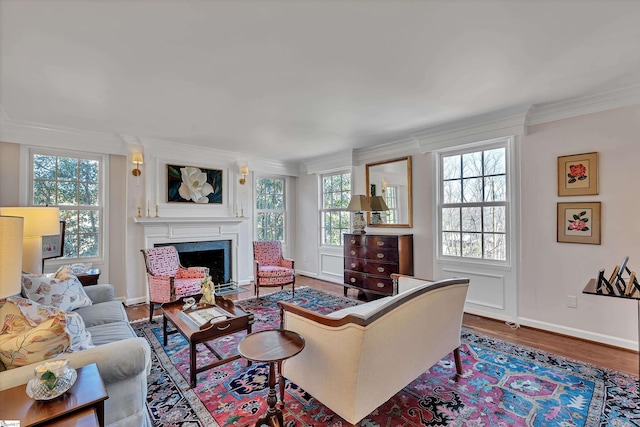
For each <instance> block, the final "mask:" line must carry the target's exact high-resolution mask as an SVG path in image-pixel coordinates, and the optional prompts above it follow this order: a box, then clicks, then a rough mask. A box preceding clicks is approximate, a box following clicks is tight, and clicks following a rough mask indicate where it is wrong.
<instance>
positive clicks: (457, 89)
mask: <svg viewBox="0 0 640 427" xmlns="http://www.w3.org/2000/svg"><path fill="white" fill-rule="evenodd" d="M0 14H1V15H0V36H1V39H0V48H1V51H0V55H1V56H0V59H1V63H0V67H1V68H0V78H1V81H0V90H1V92H0V106H1V107H2V108H3V109H4V115H5V120H11V121H14V122H25V123H35V124H40V125H43V126H52V127H62V128H73V129H80V130H91V131H99V132H107V133H116V134H123V135H131V136H137V137H141V138H145V137H147V138H159V139H163V140H167V141H175V142H180V143H186V144H195V145H201V146H212V147H216V148H220V149H225V150H231V151H235V152H243V153H249V154H251V155H253V156H259V157H264V158H275V159H282V160H299V159H305V158H311V157H314V156H319V155H323V154H327V153H332V152H338V151H342V150H347V149H350V148H363V147H367V146H373V145H377V144H380V143H385V142H390V141H395V140H400V139H404V138H408V137H410V136H411V134H412V133H415V132H418V131H420V130H426V129H428V128H429V127H431V126H434V125H437V124H442V123H446V122H449V121H453V120H458V119H463V118H467V117H472V116H476V115H478V114H483V113H487V112H491V111H496V110H501V109H505V108H510V107H517V106H526V105H534V104H540V103H547V102H553V101H559V100H563V99H568V98H573V97H578V96H584V95H588V94H593V93H598V92H603V91H607V90H611V89H617V88H621V87H626V86H629V85H635V84H638V83H640V1H631V0H630V1H604V0H603V1H577V0H576V1H561V0H558V1H551V0H548V1H533V0H531V1H524V0H522V1H517V0H512V1H506V0H505V1H481V0H477V1H459V0H450V1H404V0H398V1H391V0H389V1H364V0H360V1H346V0H325V1H314V0H298V1H293V0H292V1H270V0H262V1H244V0H236V1H213V0H212V1H205V0H199V1H193V0H191V1H190V0H186V1H184V0H183V1H179V0H173V1H149V0H131V1H124V0H111V1H109V0H104V1H95V0H84V1H62V0H41V1H35V0H0Z"/></svg>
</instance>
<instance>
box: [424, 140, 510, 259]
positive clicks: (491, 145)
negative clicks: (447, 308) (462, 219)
mask: <svg viewBox="0 0 640 427" xmlns="http://www.w3.org/2000/svg"><path fill="white" fill-rule="evenodd" d="M512 145H513V137H502V138H496V139H492V140H489V141H480V142H475V143H472V144H466V145H462V146H456V147H453V148H450V149H444V150H439V151H437V152H436V153H435V154H436V156H434V157H435V168H436V171H437V172H436V177H437V189H436V192H435V195H434V198H435V201H434V206H435V210H436V212H435V218H436V225H435V227H436V233H435V234H436V236H435V242H436V245H437V246H436V250H435V257H436V261H440V262H456V263H463V264H469V265H471V264H476V265H486V266H494V267H499V268H510V267H511V265H512V263H513V262H514V261H515V260H514V259H513V251H512V249H513V248H512V245H513V244H514V243H513V238H514V236H513V235H512V233H513V231H512V230H514V221H515V218H512V210H513V208H514V205H515V203H516V199H515V195H514V193H513V187H514V181H513V179H514V176H513V174H514V168H515V165H514V163H513V162H514V159H513V157H512V156H513V150H514V148H513V147H512ZM496 148H504V149H505V186H506V189H505V193H506V196H505V201H504V202H473V203H450V204H447V207H459V206H464V207H474V206H479V207H489V206H504V207H505V221H506V224H505V233H504V235H505V255H506V257H505V258H506V259H505V260H493V259H485V258H471V257H463V256H453V255H444V254H443V253H442V233H443V231H442V209H443V205H444V203H442V198H443V195H444V189H443V183H444V180H443V167H442V162H443V158H444V157H449V156H455V155H462V154H467V153H473V152H478V151H487V150H492V149H496ZM483 176H484V175H483ZM481 234H484V232H481Z"/></svg>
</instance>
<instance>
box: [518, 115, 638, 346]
mask: <svg viewBox="0 0 640 427" xmlns="http://www.w3.org/2000/svg"><path fill="white" fill-rule="evenodd" d="M638 135H640V107H628V108H620V109H616V110H610V111H605V112H601V113H596V114H590V115H585V116H580V117H576V118H572V119H566V120H560V121H556V122H551V123H546V124H541V125H537V126H533V127H530V128H529V129H528V136H526V137H525V138H524V139H523V141H522V146H521V155H522V162H521V163H522V175H521V176H522V180H521V185H522V187H521V188H522V212H521V228H520V241H521V247H522V248H521V249H522V252H521V254H522V260H521V269H520V278H519V315H520V322H521V323H522V324H528V325H532V326H535V327H539V328H543V329H550V330H557V331H559V332H563V333H571V334H573V335H577V336H583V337H586V338H589V339H597V340H599V341H603V342H610V343H613V344H615V345H625V346H627V347H629V348H633V349H637V344H636V342H637V340H638V337H637V334H638V329H637V328H638V323H637V317H636V316H637V312H636V310H637V305H636V302H635V301H631V300H622V299H618V298H608V297H599V296H593V295H586V294H582V289H583V288H584V286H585V285H586V284H587V282H588V281H589V279H591V278H595V277H596V276H597V274H598V270H600V269H601V268H604V269H605V272H606V274H611V271H612V270H613V268H614V266H615V265H619V264H620V261H621V260H622V258H623V257H624V256H627V255H628V256H629V257H630V259H629V267H630V269H631V270H636V271H638V272H640V214H639V212H640V200H639V198H638V196H639V192H638V183H640V177H639V176H638V170H640V145H639V143H638ZM593 151H597V152H598V153H599V177H600V180H599V181H600V192H599V193H600V194H599V195H597V196H576V197H558V196H557V194H558V192H557V175H556V165H557V157H558V156H564V155H571V154H579V153H588V152H593ZM580 201H599V202H602V229H601V231H602V244H601V245H589V244H575V243H557V242H556V203H558V202H580ZM567 295H573V296H577V298H578V307H577V308H575V309H573V308H568V307H567V305H566V298H567ZM625 343H626V344H625Z"/></svg>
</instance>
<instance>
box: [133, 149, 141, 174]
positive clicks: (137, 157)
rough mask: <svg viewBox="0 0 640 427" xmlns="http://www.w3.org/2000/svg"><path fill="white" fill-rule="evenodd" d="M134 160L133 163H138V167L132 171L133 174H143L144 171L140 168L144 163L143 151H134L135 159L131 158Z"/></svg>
mask: <svg viewBox="0 0 640 427" xmlns="http://www.w3.org/2000/svg"><path fill="white" fill-rule="evenodd" d="M131 161H132V162H133V164H135V165H136V168H135V169H134V170H133V171H131V173H132V174H133V176H140V174H142V171H141V170H140V165H142V164H144V158H143V157H142V153H141V152H139V151H136V152H134V153H133V159H132V160H131Z"/></svg>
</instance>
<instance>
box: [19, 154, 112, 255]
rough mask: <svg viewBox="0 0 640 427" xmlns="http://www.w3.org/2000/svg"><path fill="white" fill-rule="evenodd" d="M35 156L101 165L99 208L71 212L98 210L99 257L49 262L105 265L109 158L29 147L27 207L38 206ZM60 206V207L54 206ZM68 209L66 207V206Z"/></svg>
mask: <svg viewBox="0 0 640 427" xmlns="http://www.w3.org/2000/svg"><path fill="white" fill-rule="evenodd" d="M35 155H44V156H56V157H71V158H79V159H86V160H95V161H97V162H98V164H99V180H100V181H99V183H98V189H99V190H98V191H99V194H98V206H97V207H95V206H84V205H82V206H75V209H71V210H80V209H85V210H96V211H97V212H98V214H99V218H100V225H99V227H98V256H93V257H73V258H59V259H57V260H56V259H52V260H49V262H50V263H52V264H54V265H58V264H60V265H61V264H68V263H69V262H73V261H77V262H86V263H88V262H91V263H103V262H104V260H105V254H106V253H107V246H106V236H108V230H109V224H108V216H109V215H108V212H109V210H108V206H107V202H106V201H107V199H108V198H107V192H108V183H107V172H106V171H107V169H108V168H109V156H108V155H103V154H96V153H88V152H82V151H72V150H63V149H51V148H41V147H29V148H28V168H27V174H28V176H27V186H26V187H27V188H26V190H27V203H26V204H27V205H28V206H36V205H34V204H33V196H34V191H33V189H34V187H33V186H34V179H33V159H34V156H35ZM54 206H56V207H57V206H58V205H54ZM64 206H65V207H66V205H64Z"/></svg>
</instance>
